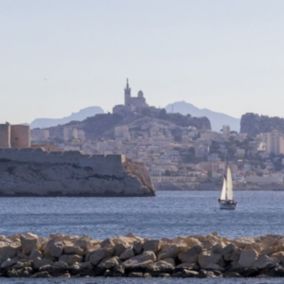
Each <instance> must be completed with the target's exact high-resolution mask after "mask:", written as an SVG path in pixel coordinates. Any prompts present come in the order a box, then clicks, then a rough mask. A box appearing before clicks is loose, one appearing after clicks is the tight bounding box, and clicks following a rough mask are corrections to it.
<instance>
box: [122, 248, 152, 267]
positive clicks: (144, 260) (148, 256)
mask: <svg viewBox="0 0 284 284" xmlns="http://www.w3.org/2000/svg"><path fill="white" fill-rule="evenodd" d="M156 260H157V257H156V255H155V253H154V252H152V251H145V252H143V254H141V255H137V256H134V257H132V258H130V259H128V260H126V261H124V262H123V265H124V266H125V268H128V269H136V268H140V269H146V268H149V267H150V266H151V265H152V264H154V262H155V261H156Z"/></svg>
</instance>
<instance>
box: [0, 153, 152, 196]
mask: <svg viewBox="0 0 284 284" xmlns="http://www.w3.org/2000/svg"><path fill="white" fill-rule="evenodd" d="M154 194H155V191H154V188H153V185H152V182H151V179H150V177H149V174H148V172H147V170H146V169H145V167H144V165H143V164H141V163H137V162H134V161H131V160H129V159H127V158H126V157H125V156H124V155H94V156H87V155H82V154H81V153H80V152H63V153H59V152H53V153H48V152H45V151H42V150H40V149H38V150H32V149H23V150H17V149H7V150H4V149H2V150H0V196H152V195H154Z"/></svg>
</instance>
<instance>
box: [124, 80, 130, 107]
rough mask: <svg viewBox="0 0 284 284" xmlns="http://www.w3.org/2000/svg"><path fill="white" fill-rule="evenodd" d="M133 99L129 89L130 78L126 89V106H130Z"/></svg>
mask: <svg viewBox="0 0 284 284" xmlns="http://www.w3.org/2000/svg"><path fill="white" fill-rule="evenodd" d="M130 99H131V88H129V81H128V78H127V79H126V87H125V89H124V105H126V106H128V105H130Z"/></svg>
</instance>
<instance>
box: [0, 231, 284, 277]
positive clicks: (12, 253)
mask: <svg viewBox="0 0 284 284" xmlns="http://www.w3.org/2000/svg"><path fill="white" fill-rule="evenodd" d="M86 276H90V277H102V276H104V277H173V278H178V277H180V278H188V277H196V278H213V277H284V235H266V236H259V237H242V238H236V239H229V238H225V237H222V236H219V235H217V234H216V233H212V234H209V235H207V236H201V235H195V236H184V237H177V238H174V239H165V238H164V239H147V238H142V237H139V236H135V235H132V234H129V235H127V236H123V237H114V238H109V239H105V240H95V239H92V238H90V237H88V236H71V235H70V236H69V235H60V234H57V235H50V236H49V237H40V236H37V235H35V234H32V233H24V234H17V235H13V236H0V277H28V278H49V277H86Z"/></svg>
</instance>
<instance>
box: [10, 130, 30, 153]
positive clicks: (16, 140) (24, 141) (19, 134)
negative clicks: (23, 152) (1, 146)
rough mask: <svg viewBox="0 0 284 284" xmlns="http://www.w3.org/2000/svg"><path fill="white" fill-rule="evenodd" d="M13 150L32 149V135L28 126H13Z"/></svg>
mask: <svg viewBox="0 0 284 284" xmlns="http://www.w3.org/2000/svg"><path fill="white" fill-rule="evenodd" d="M11 146H12V148H30V147H31V134H30V127H29V126H28V125H11Z"/></svg>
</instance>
